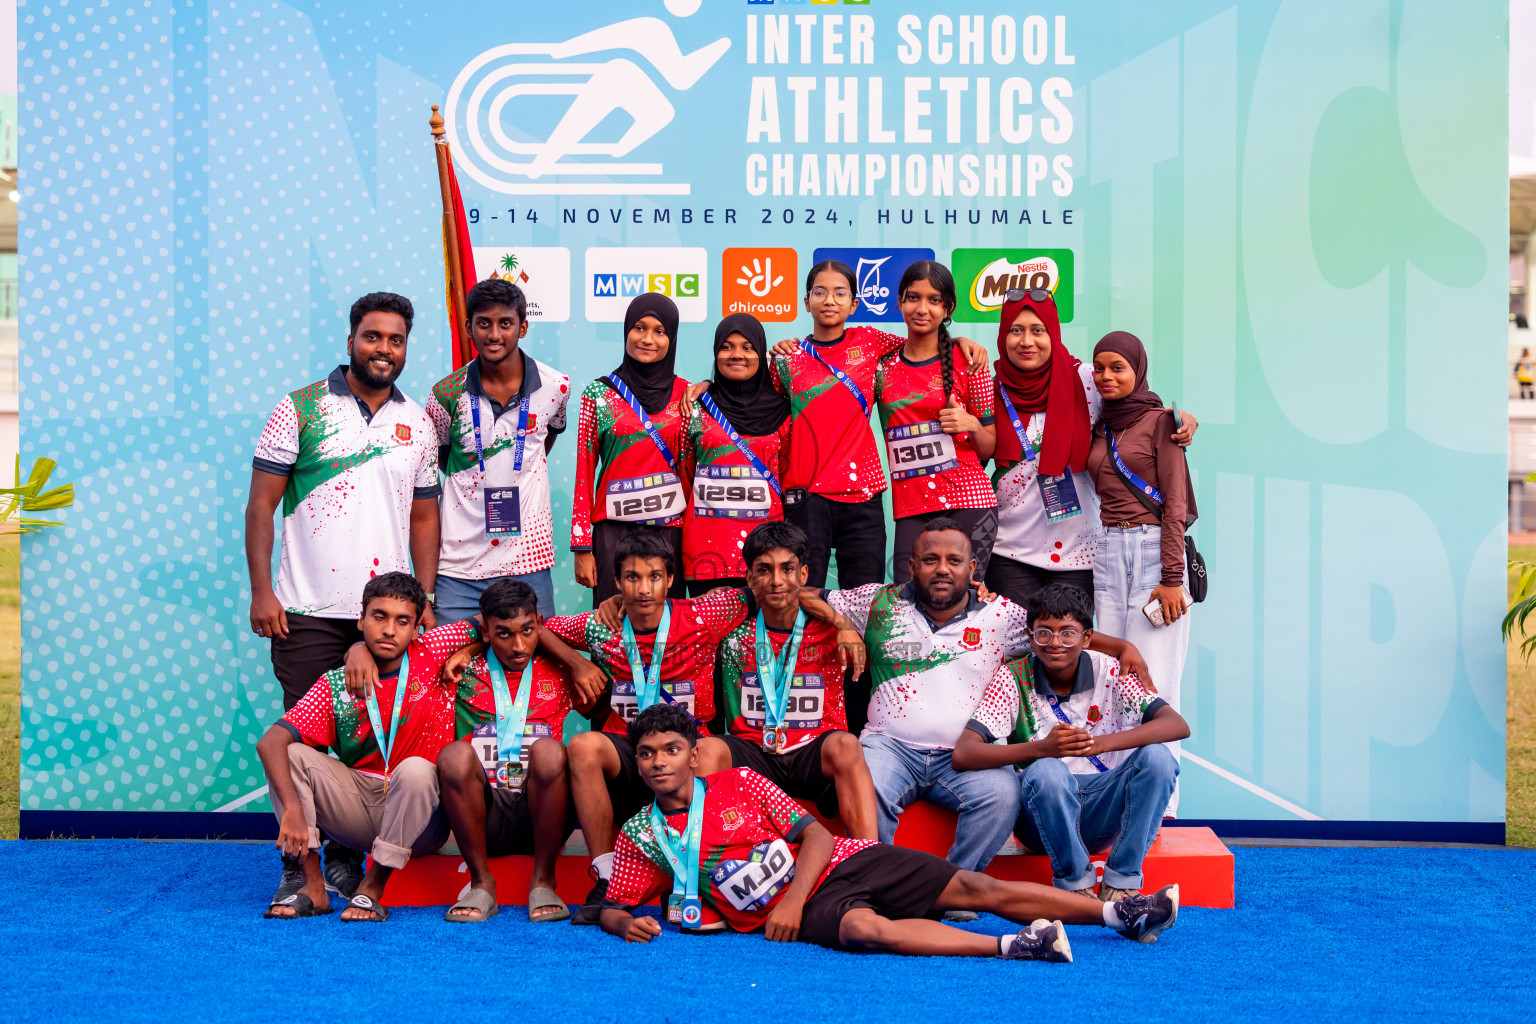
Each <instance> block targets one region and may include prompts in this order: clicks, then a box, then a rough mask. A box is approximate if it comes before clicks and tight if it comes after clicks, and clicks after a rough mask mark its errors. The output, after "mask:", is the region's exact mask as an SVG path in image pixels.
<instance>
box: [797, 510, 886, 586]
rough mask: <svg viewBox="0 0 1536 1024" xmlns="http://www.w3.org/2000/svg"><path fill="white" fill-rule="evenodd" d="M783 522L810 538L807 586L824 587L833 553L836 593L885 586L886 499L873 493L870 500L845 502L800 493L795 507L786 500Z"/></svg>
mask: <svg viewBox="0 0 1536 1024" xmlns="http://www.w3.org/2000/svg"><path fill="white" fill-rule="evenodd" d="M784 519H785V521H786V522H790V523H793V524H795V525H796V526H798V527H800V529H802V530H804V531H805V535H806V536H807V537H809V538H810V541H811V574H810V578H809V579H808V580H807V581H806V585H807V586H812V587H824V586H826V584H827V569H828V567H829V566H830V564H831V560H832V550H833V549H834V548H836V549H837V587H838V589H839V590H852V589H853V588H854V587H862V586H864V584H866V583H884V582H885V496H884V495H881V494H877V495H875V496H874V497H873V498H870V499H869V500H868V501H859V502H846V501H832V500H831V499H829V498H823V497H822V496H821V495H819V494H811V493H810V492H803V494H802V496H800V497H799V500H797V501H795V502H794V503H793V504H790V503H789V502H788V501H786V503H785V505H784Z"/></svg>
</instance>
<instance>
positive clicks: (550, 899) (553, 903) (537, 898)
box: [528, 887, 571, 924]
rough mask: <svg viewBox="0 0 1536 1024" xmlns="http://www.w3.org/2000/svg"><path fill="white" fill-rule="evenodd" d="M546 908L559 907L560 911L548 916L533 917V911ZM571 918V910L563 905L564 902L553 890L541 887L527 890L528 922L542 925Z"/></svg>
mask: <svg viewBox="0 0 1536 1024" xmlns="http://www.w3.org/2000/svg"><path fill="white" fill-rule="evenodd" d="M546 907H559V908H560V909H559V910H557V911H554V912H553V913H549V914H540V915H539V916H538V917H534V916H533V912H534V911H535V910H543V909H545V908H546ZM570 916H571V908H570V907H568V906H566V905H565V900H563V899H561V898H560V894H559V893H557V892H555V890H553V889H545V888H543V887H540V888H537V889H530V890H528V920H530V921H532V922H533V923H534V924H544V923H546V922H549V921H565V920H567V919H569V918H570Z"/></svg>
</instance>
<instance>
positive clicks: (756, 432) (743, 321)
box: [708, 313, 789, 437]
mask: <svg viewBox="0 0 1536 1024" xmlns="http://www.w3.org/2000/svg"><path fill="white" fill-rule="evenodd" d="M733 334H739V335H741V336H742V337H743V338H746V339H747V341H748V342H750V343H751V345H752V347H753V348H755V349H757V372H756V373H755V374H753V375H752V376H751V377H748V378H747V379H746V380H731V379H730V378H728V377H725V376H722V375H721V373H720V367H719V365H718V363H717V364H716V366H715V373H714V378H713V382H712V383H711V384H710V385H709V392H708V394H709V397H710V399H711V400H712V401H713V402H714V403H715V404H716V405H717V406H719V407H720V411H721V412H723V413H725V418H726V419H728V420H730V421H731V426H733V427H735V428H736V432H737V433H739V434H742V435H744V436H746V437H762V436H764V435H766V434H772V433H774V432H775V431H777V430H778V429H779V427H781V426H782V425H783V424H784V421H785V420H787V419H788V418H789V399H788V398H787V397H785V396H784V395H781V394H779V393H778V392H777V391H775V390H774V388H773V377H772V373H773V367H772V365H771V364H770V362H769V358H768V338H767V335H765V334H764V333H763V325H762V324H760V323H758V322H757V317H755V316H752V315H751V314H749V313H732V314H731V315H730V316H728V317H726V318H725V319H724V320H721V321H720V325H719V326H718V327H716V328H715V357H716V358H717V359H718V358H719V356H720V350H721V349H722V348H724V347H725V340H726V339H727V338H729V337H730V336H731V335H733Z"/></svg>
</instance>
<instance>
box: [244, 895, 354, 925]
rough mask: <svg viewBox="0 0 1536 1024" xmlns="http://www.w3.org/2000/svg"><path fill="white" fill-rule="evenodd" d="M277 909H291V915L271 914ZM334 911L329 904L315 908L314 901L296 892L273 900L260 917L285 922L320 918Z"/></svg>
mask: <svg viewBox="0 0 1536 1024" xmlns="http://www.w3.org/2000/svg"><path fill="white" fill-rule="evenodd" d="M277 907H292V908H293V913H291V914H274V913H272V911H273V910H274V909H276V908H277ZM335 909H336V908H335V907H333V906H330V905H329V904H327V905H326V906H325V907H322V908H316V907H315V901H314V900H312V899H310V898H309V897H308V896H306V895H304V894H303V893H302V892H296V893H293V894H291V895H289V896H284V897H283V898H282V899H280V900H273V901H272V905H271V906H269V907H268V908H267V912H266V913H265V914H262V915H261V916H262V917H264V918H266V919H267V920H269V921H287V920H289V919H291V918H295V917H320V916H321V915H323V914H329V913H330V912H331V911H333V910H335Z"/></svg>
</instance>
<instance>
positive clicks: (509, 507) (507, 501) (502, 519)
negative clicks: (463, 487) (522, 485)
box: [485, 487, 523, 537]
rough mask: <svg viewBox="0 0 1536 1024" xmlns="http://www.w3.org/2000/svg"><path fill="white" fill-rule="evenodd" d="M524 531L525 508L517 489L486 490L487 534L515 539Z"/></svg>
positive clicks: (492, 488)
mask: <svg viewBox="0 0 1536 1024" xmlns="http://www.w3.org/2000/svg"><path fill="white" fill-rule="evenodd" d="M522 530H523V506H522V501H521V499H520V498H519V496H518V488H516V487H487V488H486V489H485V532H486V535H487V536H490V537H515V536H517V535H518V534H519V533H521V532H522Z"/></svg>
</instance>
